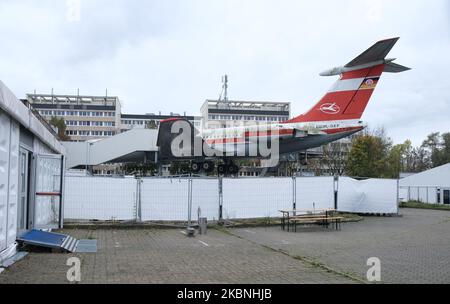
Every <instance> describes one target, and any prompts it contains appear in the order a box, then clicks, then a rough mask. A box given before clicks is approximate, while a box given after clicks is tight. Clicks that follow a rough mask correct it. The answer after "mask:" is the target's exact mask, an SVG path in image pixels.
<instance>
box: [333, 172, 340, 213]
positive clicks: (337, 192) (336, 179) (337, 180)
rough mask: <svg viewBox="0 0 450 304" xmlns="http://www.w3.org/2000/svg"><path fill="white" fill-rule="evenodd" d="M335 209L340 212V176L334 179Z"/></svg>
mask: <svg viewBox="0 0 450 304" xmlns="http://www.w3.org/2000/svg"><path fill="white" fill-rule="evenodd" d="M333 187H334V209H335V210H338V195H339V176H335V177H334V183H333Z"/></svg>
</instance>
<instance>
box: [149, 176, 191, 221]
mask: <svg viewBox="0 0 450 304" xmlns="http://www.w3.org/2000/svg"><path fill="white" fill-rule="evenodd" d="M188 191H189V180H188V179H169V178H163V179H158V178H148V179H143V180H142V184H141V218H142V220H143V221H163V220H166V221H187V219H188ZM193 209H194V208H193ZM192 214H193V215H192V218H194V215H195V214H196V213H195V211H194V210H193V211H192Z"/></svg>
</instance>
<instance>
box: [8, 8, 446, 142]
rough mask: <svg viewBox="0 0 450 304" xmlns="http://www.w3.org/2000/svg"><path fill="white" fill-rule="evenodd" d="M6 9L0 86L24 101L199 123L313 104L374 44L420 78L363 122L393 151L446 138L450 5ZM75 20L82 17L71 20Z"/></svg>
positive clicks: (402, 77) (387, 84)
mask: <svg viewBox="0 0 450 304" xmlns="http://www.w3.org/2000/svg"><path fill="white" fill-rule="evenodd" d="M76 2H77V1H76V0H69V1H67V2H66V1H65V0H44V1H43V0H39V1H38V0H0V29H1V33H2V37H1V39H0V41H1V44H0V79H1V80H2V81H3V82H4V83H5V84H6V85H7V86H9V87H10V88H11V89H12V90H13V92H14V93H15V94H16V96H17V97H19V98H23V97H24V96H25V94H26V93H32V92H33V91H34V90H36V91H37V92H38V93H50V92H51V89H52V88H54V92H55V94H76V92H77V88H79V89H80V94H87V95H103V94H105V89H106V88H108V92H109V95H115V96H119V97H120V98H121V100H122V101H123V112H125V113H136V114H141V113H158V112H159V111H162V112H163V113H169V112H175V113H180V114H182V113H184V112H185V111H186V112H187V113H188V114H198V113H199V112H200V106H201V104H202V103H203V102H204V100H205V99H208V98H210V99H211V98H212V99H216V98H218V96H219V93H220V90H221V76H222V75H223V74H225V73H226V74H228V75H229V80H230V84H229V85H230V88H229V98H230V99H238V100H267V101H290V102H291V103H292V114H293V115H294V114H295V115H296V114H301V113H302V112H304V111H305V110H308V109H309V108H310V107H311V106H312V105H313V104H315V103H316V102H317V101H318V100H319V99H320V98H321V97H322V96H323V94H324V93H325V92H326V90H327V89H328V88H329V87H330V86H331V85H332V83H333V82H334V81H335V78H333V77H320V76H318V73H319V72H321V71H322V70H325V69H328V68H331V67H334V66H339V65H343V64H346V63H347V62H349V61H350V60H351V59H353V58H354V57H355V56H357V55H358V54H359V53H361V52H362V51H364V50H365V49H366V48H368V47H369V46H371V45H372V44H373V43H374V42H376V41H378V40H379V39H383V38H389V37H395V36H400V37H401V39H400V40H399V42H398V43H397V45H396V46H395V47H394V49H393V50H392V52H391V53H390V55H389V57H395V58H398V60H397V62H398V63H400V64H404V65H406V66H409V67H411V68H413V70H411V71H408V72H405V73H401V74H384V75H383V77H382V80H381V82H380V84H379V85H378V87H377V90H376V91H375V93H374V95H373V98H372V99H371V101H370V103H369V105H368V107H367V109H366V112H365V113H364V116H363V120H364V121H365V122H367V123H368V124H369V125H370V126H373V127H377V126H384V127H385V128H386V130H387V133H388V135H389V136H390V137H392V138H393V139H394V141H395V142H396V143H398V142H403V141H404V140H405V139H408V138H409V139H411V140H412V141H413V143H414V144H420V143H421V141H422V140H423V139H424V137H425V136H426V135H427V134H429V133H431V132H433V131H440V132H445V131H450V94H449V91H450V76H449V68H450V4H449V3H450V1H447V0H431V1H423V0H416V1H414V0H413V1H412V0H408V1H383V0H369V1H361V0H355V1H318V0H314V1H298V0H292V1H287V0H286V1H283V0H276V1H264V0H254V1H251V0H239V1H234V0H223V1H222V0H178V1H177V0H173V1H171V0H164V1H163V0H153V1H144V0H79V2H80V3H81V10H80V15H79V17H80V18H79V20H77V14H76V10H75V11H72V10H70V9H69V8H70V6H69V5H68V4H71V3H76ZM73 12H75V13H73Z"/></svg>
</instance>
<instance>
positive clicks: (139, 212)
mask: <svg viewBox="0 0 450 304" xmlns="http://www.w3.org/2000/svg"><path fill="white" fill-rule="evenodd" d="M136 182H137V185H136V222H142V183H143V182H144V181H143V180H142V179H141V178H137V179H136Z"/></svg>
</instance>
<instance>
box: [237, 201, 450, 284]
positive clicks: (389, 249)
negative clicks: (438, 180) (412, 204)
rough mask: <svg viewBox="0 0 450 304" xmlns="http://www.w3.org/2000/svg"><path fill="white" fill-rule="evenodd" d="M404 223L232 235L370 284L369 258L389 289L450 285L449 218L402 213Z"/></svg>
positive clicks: (388, 220)
mask: <svg viewBox="0 0 450 304" xmlns="http://www.w3.org/2000/svg"><path fill="white" fill-rule="evenodd" d="M400 212H401V214H402V217H366V218H365V219H364V220H363V221H362V222H358V223H346V224H343V225H342V231H326V232H324V231H323V230H320V229H317V228H315V229H312V230H311V229H307V228H305V229H298V230H297V233H290V232H289V233H288V232H283V231H281V230H280V229H279V228H277V227H273V228H255V229H234V230H233V233H234V234H236V235H239V236H241V237H243V238H245V239H248V240H251V241H254V242H255V243H258V244H264V245H266V246H269V247H271V248H274V249H279V250H283V251H286V252H288V253H289V254H290V255H292V256H301V257H307V258H308V259H311V260H314V261H317V262H319V263H322V264H325V265H327V266H329V267H331V268H333V269H336V270H339V271H341V272H345V273H348V274H351V275H353V276H356V277H359V278H361V279H364V278H366V272H367V270H368V269H369V266H367V265H366V263H367V259H368V258H370V257H378V258H379V259H380V261H381V280H382V282H385V283H447V284H448V283H450V212H449V211H434V210H420V209H401V211H400Z"/></svg>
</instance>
